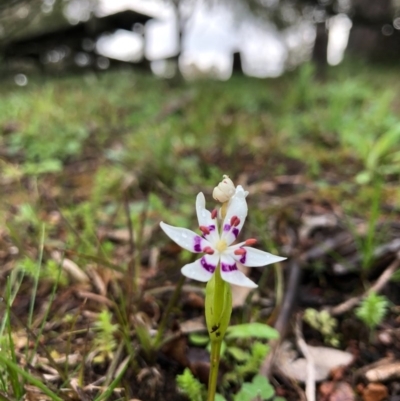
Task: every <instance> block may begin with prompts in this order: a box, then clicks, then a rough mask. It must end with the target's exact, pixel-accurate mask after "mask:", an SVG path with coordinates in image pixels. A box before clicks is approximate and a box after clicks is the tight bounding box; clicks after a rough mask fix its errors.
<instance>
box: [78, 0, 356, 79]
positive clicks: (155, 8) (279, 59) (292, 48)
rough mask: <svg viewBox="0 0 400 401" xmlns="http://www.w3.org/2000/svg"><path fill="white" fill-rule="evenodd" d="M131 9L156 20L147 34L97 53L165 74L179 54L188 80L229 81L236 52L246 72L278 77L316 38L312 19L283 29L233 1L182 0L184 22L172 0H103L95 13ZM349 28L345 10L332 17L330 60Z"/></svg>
mask: <svg viewBox="0 0 400 401" xmlns="http://www.w3.org/2000/svg"><path fill="white" fill-rule="evenodd" d="M86 1H88V2H89V1H90V0H86ZM269 1H274V0H269ZM126 10H132V11H135V12H138V13H142V14H145V15H148V16H150V17H152V18H153V19H152V20H149V21H148V22H147V23H146V25H145V29H144V37H143V36H142V35H140V34H139V33H137V32H134V31H132V32H131V31H123V30H118V31H116V32H115V33H114V34H112V35H108V36H106V35H103V36H102V37H100V38H99V39H98V41H97V44H96V51H97V52H98V54H100V55H102V56H104V57H109V58H113V59H118V60H123V61H129V62H135V61H139V60H140V59H141V58H142V57H143V56H144V57H145V58H146V59H148V60H150V62H151V68H152V70H153V72H154V73H155V74H156V75H160V76H163V77H170V76H171V75H172V74H173V73H174V71H175V70H176V62H175V61H174V60H172V59H171V58H173V57H176V56H177V55H178V54H179V60H178V63H179V68H180V70H181V72H182V74H183V76H184V77H185V78H187V79H193V78H198V77H205V76H207V77H214V78H216V79H220V80H226V79H229V77H230V76H231V75H232V69H233V55H234V53H239V54H240V57H241V64H242V69H243V72H244V73H245V74H246V75H250V76H254V77H259V78H266V77H277V76H279V75H281V74H282V73H283V72H284V71H285V69H286V68H293V67H295V66H296V65H298V64H300V63H302V62H304V61H306V60H308V59H309V58H310V56H311V53H312V48H313V45H314V42H315V27H314V25H313V24H312V23H311V22H306V21H304V20H303V21H300V22H299V21H297V22H296V21H294V23H293V25H292V26H291V27H289V28H287V29H285V30H283V31H278V29H277V27H276V26H275V24H274V23H272V22H269V21H266V20H263V19H260V18H257V17H255V16H254V15H253V14H251V13H249V12H248V11H247V10H243V12H241V10H238V9H234V8H233V6H232V4H231V3H229V2H216V3H213V4H210V2H209V1H208V0H196V1H192V0H187V1H181V2H180V8H179V14H180V17H181V21H180V22H179V21H178V16H177V14H178V10H176V9H175V7H174V5H173V4H172V2H171V1H168V0H98V6H97V8H96V10H95V14H96V15H97V16H98V17H104V16H106V15H110V14H114V13H117V12H122V11H126ZM84 17H86V15H85V16H84ZM76 18H77V19H78V16H76ZM179 23H180V24H181V25H179ZM350 28H351V21H350V19H349V18H348V17H347V16H346V15H344V14H339V15H337V16H336V17H333V18H331V19H330V20H329V44H328V62H329V63H330V64H332V65H335V64H338V63H340V61H341V60H342V58H343V53H344V50H345V48H346V46H347V40H348V36H349V30H350ZM132 29H133V28H132ZM180 32H181V34H182V36H181V38H180Z"/></svg>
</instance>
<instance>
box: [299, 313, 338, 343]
mask: <svg viewBox="0 0 400 401" xmlns="http://www.w3.org/2000/svg"><path fill="white" fill-rule="evenodd" d="M303 319H304V321H305V322H306V323H308V324H309V325H310V326H311V327H312V328H314V329H315V330H318V331H319V332H320V333H321V334H322V336H323V337H324V341H325V343H327V344H330V345H332V346H334V347H338V346H339V336H338V334H337V333H336V328H337V320H336V319H335V318H334V317H332V316H331V315H330V314H329V312H327V311H325V310H322V311H317V310H315V309H312V308H307V309H306V310H305V312H304V316H303Z"/></svg>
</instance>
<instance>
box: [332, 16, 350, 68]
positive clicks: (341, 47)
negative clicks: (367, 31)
mask: <svg viewBox="0 0 400 401" xmlns="http://www.w3.org/2000/svg"><path fill="white" fill-rule="evenodd" d="M352 25H353V24H352V22H351V19H350V18H349V17H348V16H347V15H346V14H338V15H335V16H334V17H332V18H330V19H329V22H328V27H329V36H328V56H327V58H328V63H329V64H330V65H338V64H339V63H340V62H341V61H342V60H343V57H344V51H345V50H346V47H347V43H348V41H349V35H350V29H351V26H352Z"/></svg>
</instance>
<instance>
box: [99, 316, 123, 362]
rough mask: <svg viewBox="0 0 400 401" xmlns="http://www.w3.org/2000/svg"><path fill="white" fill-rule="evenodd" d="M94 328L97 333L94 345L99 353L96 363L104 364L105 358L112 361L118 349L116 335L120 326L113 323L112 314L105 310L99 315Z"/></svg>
mask: <svg viewBox="0 0 400 401" xmlns="http://www.w3.org/2000/svg"><path fill="white" fill-rule="evenodd" d="M94 328H95V331H96V337H95V340H94V345H95V348H96V351H97V352H98V355H97V356H96V357H95V359H94V360H95V362H103V360H104V359H105V358H110V359H112V356H113V352H114V351H115V349H116V347H117V342H116V339H115V333H116V332H117V331H118V330H119V326H118V324H113V323H112V314H111V312H110V311H109V310H107V309H104V310H103V311H102V312H101V313H99V315H98V317H97V321H96V322H95V323H94Z"/></svg>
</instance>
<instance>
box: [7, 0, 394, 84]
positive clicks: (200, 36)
mask: <svg viewBox="0 0 400 401" xmlns="http://www.w3.org/2000/svg"><path fill="white" fill-rule="evenodd" d="M399 30H400V3H399V2H398V1H397V0H382V1H379V2H371V1H368V0H319V1H315V0H297V1H296V0H235V1H227V0H199V1H193V0H171V1H167V0H29V1H23V0H3V1H2V3H1V5H0V56H1V61H0V74H1V76H2V77H5V76H12V77H13V79H14V80H15V82H16V84H17V85H24V84H26V83H27V81H28V79H29V75H31V74H34V73H38V72H43V73H46V74H60V73H64V74H65V73H68V72H75V71H77V70H84V69H90V70H95V71H104V70H107V69H109V68H113V67H114V66H116V65H121V64H122V63H125V64H130V65H132V66H135V65H136V66H137V67H141V68H145V69H151V71H152V72H153V73H154V74H155V75H157V76H161V77H166V78H171V77H173V76H174V75H176V74H177V73H178V71H179V72H180V73H181V74H182V75H183V76H184V77H185V78H188V79H190V78H195V77H213V78H217V79H221V80H226V79H229V77H230V76H231V75H232V72H233V70H236V71H242V72H243V73H244V74H246V75H248V76H253V77H259V78H265V77H277V76H279V75H281V74H283V73H284V72H285V71H287V70H292V69H294V68H296V67H297V66H299V65H301V64H302V63H304V62H306V61H309V60H313V61H315V62H316V63H318V64H319V65H324V64H329V65H337V64H339V63H340V62H341V61H342V60H343V58H344V57H345V55H354V56H359V57H361V58H362V59H363V60H365V61H375V62H377V61H378V62H396V61H398V60H399V55H400V50H399V49H400V31H399Z"/></svg>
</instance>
